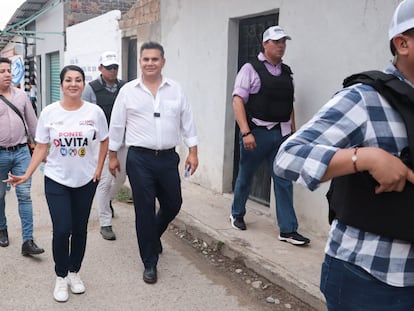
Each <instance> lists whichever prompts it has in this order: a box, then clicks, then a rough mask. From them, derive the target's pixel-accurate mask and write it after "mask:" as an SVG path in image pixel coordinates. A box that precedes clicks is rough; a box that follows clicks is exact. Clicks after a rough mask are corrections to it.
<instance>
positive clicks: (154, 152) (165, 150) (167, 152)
mask: <svg viewBox="0 0 414 311" xmlns="http://www.w3.org/2000/svg"><path fill="white" fill-rule="evenodd" d="M129 148H131V149H134V150H138V151H142V152H145V153H150V154H152V155H156V156H157V155H163V154H169V153H173V152H175V148H170V149H164V150H154V149H148V148H144V147H138V146H131V147H129Z"/></svg>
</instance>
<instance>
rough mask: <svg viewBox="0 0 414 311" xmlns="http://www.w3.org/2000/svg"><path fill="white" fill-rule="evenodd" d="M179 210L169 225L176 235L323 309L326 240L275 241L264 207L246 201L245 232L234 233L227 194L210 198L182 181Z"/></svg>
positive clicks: (312, 237) (308, 235)
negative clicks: (196, 241) (188, 236)
mask: <svg viewBox="0 0 414 311" xmlns="http://www.w3.org/2000/svg"><path fill="white" fill-rule="evenodd" d="M182 190H183V191H182V192H183V206H182V209H181V211H180V213H179V214H178V216H177V217H176V219H175V220H174V222H173V223H174V225H176V226H177V227H178V228H180V229H181V230H186V231H188V232H189V233H190V234H192V235H193V236H194V237H197V238H200V239H202V240H204V241H205V242H207V243H208V244H209V245H215V244H220V245H221V252H222V253H223V254H224V255H226V256H227V257H230V258H238V259H240V260H242V261H243V262H244V263H245V265H246V266H247V267H249V268H251V269H252V270H254V271H255V272H256V273H258V274H260V275H262V276H263V277H265V278H267V279H268V280H269V281H271V282H272V283H274V284H277V285H279V286H281V287H283V288H285V289H286V290H288V291H289V292H291V293H292V294H294V295H295V296H297V297H298V298H300V299H301V300H302V301H304V302H306V303H308V304H309V305H311V306H313V307H314V308H316V309H318V310H326V304H325V300H324V297H323V295H322V294H321V292H320V290H319V279H320V270H321V263H322V261H323V257H324V247H325V241H326V240H323V239H322V238H320V237H314V236H312V235H310V234H309V233H308V232H304V231H302V230H301V231H300V232H301V233H302V234H304V235H305V236H307V237H309V238H310V239H311V243H310V244H309V245H307V246H304V247H299V246H293V245H291V244H289V243H285V242H280V241H279V240H278V238H277V236H278V234H279V231H278V228H277V226H276V224H275V223H274V220H273V219H272V217H270V212H268V211H266V210H265V209H267V208H265V207H263V206H258V204H255V203H253V202H249V203H248V206H247V214H246V216H245V222H246V225H247V230H246V231H240V230H236V229H234V228H232V227H231V225H230V221H229V215H230V206H231V203H232V196H231V195H226V194H225V195H223V194H218V193H213V192H212V191H210V190H207V189H204V188H202V187H200V186H198V185H196V184H193V183H190V182H186V181H183V182H182Z"/></svg>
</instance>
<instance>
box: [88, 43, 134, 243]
mask: <svg viewBox="0 0 414 311" xmlns="http://www.w3.org/2000/svg"><path fill="white" fill-rule="evenodd" d="M98 69H99V71H100V72H101V75H100V76H99V77H98V78H97V79H95V80H93V81H91V82H90V83H89V84H88V85H86V87H85V90H84V92H83V95H82V98H83V99H84V100H86V101H88V102H91V103H95V104H97V105H98V106H100V107H101V108H102V110H103V111H104V113H105V116H106V120H107V121H108V126H109V122H110V119H111V112H112V107H113V105H114V102H115V99H116V97H117V95H118V92H119V90H120V89H121V87H122V86H123V85H124V84H125V81H122V80H119V79H118V78H117V77H118V69H119V62H118V55H117V54H116V53H115V52H113V51H107V52H104V53H102V55H101V56H100V58H99V67H98ZM126 154H127V150H126V148H125V147H123V148H121V150H120V151H118V158H119V159H120V161H123V162H121V165H123V167H125V162H126ZM125 180H126V175H125V169H122V170H121V171H120V172H118V174H117V176H116V177H115V178H114V177H113V176H112V175H111V173H110V172H109V170H108V157H107V158H106V160H105V165H104V169H103V171H102V176H101V179H100V181H99V184H98V187H97V189H96V199H97V204H98V213H99V223H100V226H101V230H100V232H101V235H102V237H103V238H104V239H105V240H115V239H116V235H115V233H114V232H113V230H112V218H113V217H114V210H113V207H112V199H113V198H114V197H115V196H116V194H117V193H118V191H119V189H120V188H121V186H122V185H123V184H124V182H125Z"/></svg>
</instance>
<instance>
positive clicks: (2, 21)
mask: <svg viewBox="0 0 414 311" xmlns="http://www.w3.org/2000/svg"><path fill="white" fill-rule="evenodd" d="M0 1H1V9H0V29H1V30H3V28H4V26H6V24H7V22H8V21H9V20H10V18H11V17H12V16H13V14H14V12H16V10H17V9H18V8H19V6H20V5H21V4H22V3H24V2H25V0H0Z"/></svg>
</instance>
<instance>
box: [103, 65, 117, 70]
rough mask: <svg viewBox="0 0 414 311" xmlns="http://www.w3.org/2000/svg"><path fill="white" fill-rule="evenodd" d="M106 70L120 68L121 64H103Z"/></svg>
mask: <svg viewBox="0 0 414 311" xmlns="http://www.w3.org/2000/svg"><path fill="white" fill-rule="evenodd" d="M103 67H104V68H105V69H106V70H112V69H115V70H118V68H119V66H118V65H109V66H103Z"/></svg>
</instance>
